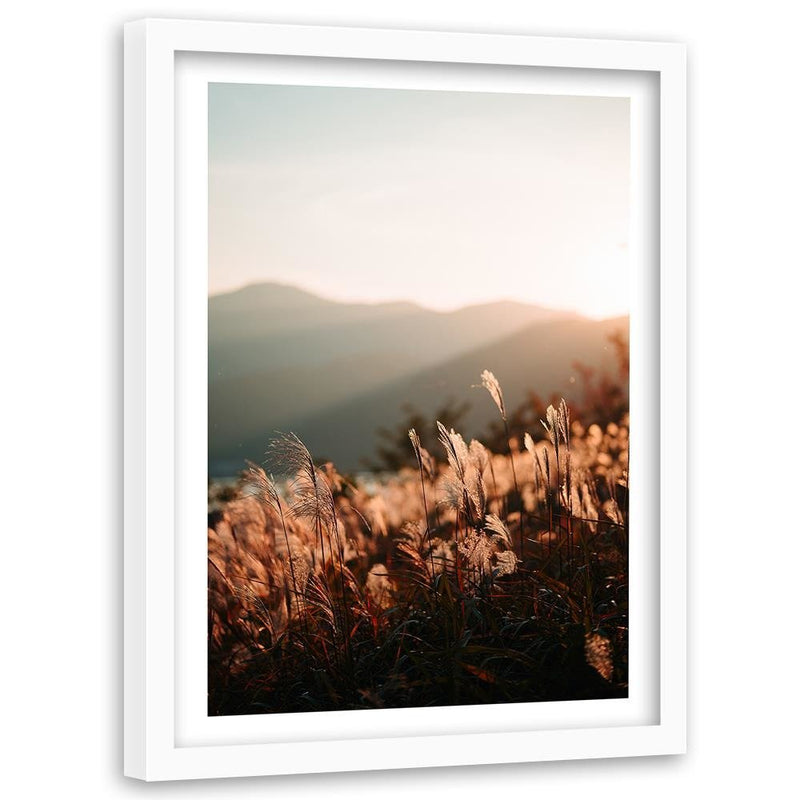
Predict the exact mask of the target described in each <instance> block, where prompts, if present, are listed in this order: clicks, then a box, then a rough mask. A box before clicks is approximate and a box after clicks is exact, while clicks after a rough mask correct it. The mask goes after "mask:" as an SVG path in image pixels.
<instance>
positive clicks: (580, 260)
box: [124, 20, 686, 780]
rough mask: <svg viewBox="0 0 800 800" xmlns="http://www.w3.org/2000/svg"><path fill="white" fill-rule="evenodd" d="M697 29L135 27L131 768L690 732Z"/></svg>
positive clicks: (575, 747) (516, 747)
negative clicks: (605, 34) (692, 113)
mask: <svg viewBox="0 0 800 800" xmlns="http://www.w3.org/2000/svg"><path fill="white" fill-rule="evenodd" d="M685 114H686V107H685V50H684V47H683V46H682V45H677V44H662V43H649V42H623V41H595V40H580V39H552V38H540V37H534V36H505V35H478V34H467V33H442V32H436V33H434V32H422V31H396V30H370V29H345V28H327V27H302V26H284V25H266V24H242V23H223V22H196V21H186V20H181V21H178V20H143V21H139V22H133V23H130V24H128V25H126V28H125V125H124V130H125V658H124V664H125V774H126V775H129V776H132V777H136V778H142V779H146V780H168V779H183V778H202V777H225V776H243V775H273V774H288V773H301V772H326V771H339V770H375V769H392V768H401V767H422V766H443V765H458V764H489V763H504V762H528V761H539V760H555V759H579V758H603V757H610V756H633V755H657V754H667V753H681V752H684V749H685V736H686V666H685V649H686V637H685V620H686V579H685V571H686V563H685V562H686V557H685V543H686V526H685V513H686V493H685V474H686V457H685V421H686V404H685V367H686V365H685V350H686V331H685V302H686V300H685V295H686V289H685V286H686V264H685V170H686V163H685V133H684V128H685Z"/></svg>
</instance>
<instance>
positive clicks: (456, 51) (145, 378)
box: [124, 20, 686, 780]
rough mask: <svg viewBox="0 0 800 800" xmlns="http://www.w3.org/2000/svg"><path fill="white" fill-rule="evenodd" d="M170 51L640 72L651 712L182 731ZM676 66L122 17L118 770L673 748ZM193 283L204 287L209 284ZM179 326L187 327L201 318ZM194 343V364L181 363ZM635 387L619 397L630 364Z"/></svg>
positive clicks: (177, 118) (664, 49)
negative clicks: (647, 330)
mask: <svg viewBox="0 0 800 800" xmlns="http://www.w3.org/2000/svg"><path fill="white" fill-rule="evenodd" d="M181 54H184V55H185V54H190V55H191V54H195V55H196V54H223V55H224V54H227V55H229V56H264V57H270V58H275V57H292V58H297V59H300V58H304V59H309V58H310V59H323V58H324V59H326V60H327V63H329V64H334V63H335V62H341V63H345V62H347V64H348V65H350V66H349V69H351V70H355V71H358V70H359V65H360V64H363V65H367V64H369V63H376V62H377V63H381V64H386V63H392V64H394V65H395V66H396V68H397V69H398V70H402V69H403V65H409V64H411V65H413V64H417V65H422V64H427V65H445V64H446V65H464V66H467V65H495V66H505V67H514V68H516V69H518V70H522V71H525V70H549V71H551V72H552V73H559V74H560V75H563V76H565V78H564V79H565V80H582V79H583V78H586V79H587V80H588V78H590V77H592V76H594V77H595V78H597V79H598V80H600V81H601V82H602V81H603V80H604V76H608V75H610V74H612V73H620V74H621V73H626V74H630V75H645V76H649V78H651V79H654V81H655V83H653V81H652V80H651V82H650V85H651V86H656V101H657V102H656V104H655V106H653V108H652V109H651V111H652V112H653V113H652V114H651V115H650V121H649V122H647V123H646V124H645V122H643V123H642V125H643V127H642V130H643V131H649V134H648V136H649V137H650V138H649V141H650V144H649V145H648V148H649V149H648V150H647V153H649V154H650V156H652V158H650V162H648V159H647V157H645V156H644V155H642V154H641V153H640V154H639V155H640V157H641V158H642V164H643V165H644V166H643V169H642V170H640V173H639V190H640V191H641V192H642V194H643V195H644V194H645V193H647V192H651V194H652V197H651V199H650V200H649V201H648V203H647V204H645V205H644V206H643V207H644V208H646V209H648V210H649V214H650V217H651V218H648V219H645V218H644V216H646V215H644V216H643V215H640V216H639V217H638V218H637V220H636V221H635V224H638V225H641V226H642V227H646V226H647V225H649V226H650V231H649V234H648V236H649V239H648V241H649V242H650V244H651V245H654V246H655V247H656V248H657V249H656V250H655V251H654V254H653V260H654V265H655V266H654V272H653V278H654V280H655V282H656V285H654V286H653V287H650V290H649V291H652V292H653V296H654V297H656V298H657V304H658V313H657V320H651V321H652V324H653V330H654V331H655V334H654V338H653V340H652V341H651V342H650V343H649V344H650V346H651V347H652V349H653V350H654V353H655V354H657V358H656V359H655V365H654V366H653V367H652V368H651V369H650V370H649V371H647V373H646V374H645V373H644V372H642V373H641V374H640V375H639V380H640V381H641V382H642V383H645V382H647V384H648V386H647V391H644V390H642V394H641V395H640V398H643V399H642V402H643V403H644V402H646V403H647V404H648V408H649V409H650V410H649V412H648V413H650V414H651V416H652V419H653V420H655V423H656V425H655V428H654V430H653V431H652V437H651V442H652V447H651V448H650V449H651V450H653V451H654V455H653V459H652V463H651V464H650V465H649V466H648V470H649V472H648V480H650V481H652V482H653V486H654V490H653V495H654V496H653V497H652V498H651V500H652V501H653V502H651V503H650V505H651V506H652V508H651V509H650V510H651V511H652V514H653V515H654V519H655V526H656V527H657V529H658V535H657V536H654V537H653V538H652V540H651V541H650V542H649V543H647V542H645V543H643V544H642V551H641V557H642V559H643V561H642V563H643V564H644V563H651V564H652V565H654V569H655V570H657V573H656V574H657V580H649V581H648V585H647V586H644V585H643V586H642V592H643V593H647V592H649V593H650V594H649V595H648V596H649V597H650V598H651V601H652V602H651V603H650V606H648V607H650V608H651V609H652V612H653V620H652V623H653V624H652V625H651V626H649V630H650V634H649V636H648V637H643V638H642V639H641V646H642V647H643V648H646V652H647V653H648V654H649V655H648V659H647V660H646V663H647V664H648V675H647V681H648V683H647V685H648V686H650V687H651V688H652V698H651V699H652V703H651V707H652V710H653V713H652V714H651V715H650V716H649V717H648V718H647V722H646V724H644V723H642V722H641V721H639V717H637V716H635V715H632V714H627V712H626V709H625V708H621V709H620V713H619V715H618V716H615V717H613V718H611V717H609V718H608V719H606V717H605V716H603V715H598V714H597V713H595V712H594V711H593V709H592V708H591V707H590V706H589V705H582V704H581V703H580V702H574V701H573V702H571V703H569V704H564V703H561V704H544V705H559V706H566V705H569V706H570V708H569V710H568V714H567V713H564V714H562V713H561V711H560V710H559V709H553V710H548V709H545V708H543V709H541V710H540V713H539V714H538V717H537V721H536V724H533V723H531V724H528V722H527V721H526V720H527V717H526V715H525V713H522V712H524V711H525V708H524V707H523V708H520V709H518V710H517V711H515V707H514V706H505V707H494V712H486V714H485V715H482V714H481V713H476V711H475V709H474V707H472V708H462V709H458V708H456V709H447V710H443V709H425V710H424V711H425V712H435V713H436V714H439V715H440V718H441V719H446V720H447V722H446V724H443V725H439V726H438V727H437V726H435V725H434V726H433V727H432V726H431V724H430V720H432V719H433V717H432V716H431V715H430V714H429V715H427V716H425V714H423V713H415V712H416V711H418V710H415V709H404V710H397V711H368V712H360V711H357V712H325V713H326V714H329V715H335V716H330V717H328V719H329V721H330V722H329V724H328V725H327V728H326V731H327V732H326V733H324V735H322V734H320V733H319V731H320V730H322V728H319V727H314V726H312V720H311V717H312V716H316V715H304V714H301V715H294V716H295V717H297V721H296V722H295V723H294V725H293V727H292V729H291V735H289V734H286V735H285V736H284V738H283V739H282V736H281V733H280V731H278V732H276V731H275V730H274V729H273V731H272V733H269V735H267V733H265V732H264V731H266V729H263V730H262V729H260V728H258V724H257V721H256V723H253V722H252V720H251V719H250V718H232V721H230V720H229V722H230V724H228V725H227V728H226V729H225V730H224V731H223V730H222V729H221V728H214V729H208V730H205V731H204V732H199V733H198V732H197V731H194V733H193V735H192V736H190V735H188V734H186V732H185V730H184V728H183V727H182V726H184V725H185V724H187V723H185V720H184V716H185V714H184V712H185V710H186V709H185V706H186V704H187V703H189V704H191V703H193V702H194V700H193V699H192V698H193V697H194V698H196V697H197V694H196V693H195V694H194V695H192V694H191V692H192V691H194V689H193V688H192V687H197V686H200V687H201V688H202V681H200V682H199V683H198V681H197V680H195V677H196V676H195V675H194V674H190V672H191V668H190V666H189V665H187V653H190V652H191V647H192V644H191V642H190V641H189V638H191V637H190V634H189V633H188V632H187V631H188V630H189V629H191V628H192V623H191V620H192V619H195V620H196V619H197V617H198V615H197V613H196V611H197V610H196V609H194V611H193V610H192V609H193V607H194V605H196V604H195V603H194V602H193V601H192V600H191V598H195V597H197V594H196V592H195V593H194V594H192V590H191V587H192V586H193V585H194V586H195V587H196V582H195V583H193V580H194V578H193V573H192V570H193V565H194V564H196V560H193V559H192V557H190V556H189V554H188V551H184V550H182V549H181V548H183V547H185V546H186V545H185V543H182V539H181V533H180V531H181V524H180V520H181V519H182V518H183V517H184V516H186V513H187V512H186V508H185V506H186V498H187V493H188V492H191V487H192V486H196V485H197V484H196V482H195V483H194V484H193V483H191V479H184V478H182V477H181V475H180V474H179V472H180V470H179V468H178V467H179V461H180V458H181V448H182V446H183V444H182V443H184V442H185V439H186V435H185V430H186V426H188V425H190V424H196V423H197V419H198V416H199V418H200V424H201V425H204V420H203V419H202V417H203V415H204V413H205V406H204V404H203V403H200V404H199V406H197V405H196V404H191V403H189V402H188V401H187V391H186V386H187V385H188V383H187V382H188V381H190V380H191V374H195V375H196V374H201V373H202V372H203V368H204V363H205V362H204V361H202V359H203V358H204V355H202V352H201V351H203V350H204V347H205V341H204V340H202V337H198V338H197V339H196V340H194V341H187V338H191V339H194V337H187V333H186V331H187V330H188V329H187V328H185V327H183V326H185V325H187V324H189V322H191V320H192V317H193V315H194V316H196V315H195V314H194V311H193V308H197V306H196V305H195V306H192V305H191V302H190V301H189V300H187V297H188V296H189V295H190V294H191V291H190V290H188V289H187V284H186V283H185V273H184V277H181V272H180V270H181V267H180V262H181V258H185V254H186V251H187V250H191V249H192V248H194V247H195V246H196V247H197V248H198V249H197V250H196V251H193V254H194V256H196V257H197V258H199V259H202V257H203V255H204V253H205V250H204V249H203V248H204V247H205V243H204V240H203V236H202V235H200V236H197V235H196V234H190V233H187V230H192V231H193V230H194V228H192V227H191V225H190V223H191V222H192V219H190V218H187V217H186V216H185V214H186V213H189V212H187V211H186V209H185V208H183V207H179V203H178V198H179V196H181V192H184V193H185V192H186V185H187V184H186V183H185V182H186V181H188V185H190V186H194V187H195V188H196V189H197V188H198V187H199V195H200V196H199V200H198V202H199V203H200V204H201V206H202V202H203V200H204V197H203V194H202V192H203V190H202V185H203V180H202V178H203V177H204V176H202V175H194V174H193V169H194V167H193V165H194V164H197V163H199V161H198V154H199V155H200V156H203V154H204V149H203V148H204V146H205V133H204V132H202V131H201V132H200V133H198V134H195V133H194V132H190V133H189V134H186V131H185V126H184V129H183V132H182V130H181V124H182V123H181V119H183V117H182V114H183V113H184V112H186V111H187V109H186V108H183V107H182V106H181V103H182V97H183V96H180V97H179V96H178V93H177V92H176V86H178V82H179V81H180V80H181V78H180V75H179V74H178V73H179V70H178V69H177V66H176V65H177V64H178V62H179V59H180V58H182V57H183V56H182V55H181ZM685 61H686V53H685V48H684V46H683V45H680V44H665V43H653V42H628V41H605V40H604V41H601V40H587V39H566V38H564V39H562V38H543V37H536V36H507V35H494V34H492V35H483V34H473V33H442V32H424V31H406V30H403V31H400V30H372V29H367V28H332V27H310V26H288V25H271V24H260V23H259V24H255V23H253V24H251V23H231V22H208V21H203V22H200V21H191V20H141V21H137V22H132V23H128V24H127V25H126V26H125V106H124V108H125V122H124V135H125V153H124V164H125V173H124V182H125V220H124V225H125V254H124V257H125V284H124V285H125V373H124V374H125V390H124V401H125V420H124V422H125V440H124V441H125V487H124V490H125V512H124V524H125V546H124V554H125V555H124V557H125V588H124V607H125V618H124V626H125V633H124V643H125V644H124V647H125V654H124V669H125V677H124V702H125V705H124V726H125V730H124V751H125V752H124V772H125V775H127V776H130V777H134V778H139V779H144V780H178V779H187V778H207V777H234V776H248V775H276V774H292V773H308V772H333V771H347V770H376V769H396V768H410V767H430V766H450V765H462V764H497V763H513V762H531V761H545V760H562V759H583V758H606V757H613V756H638V755H641V756H644V755H661V754H675V753H683V752H685V747H686V441H685V430H686V260H685V259H686V256H685V253H686V224H685V218H686V189H685V179H686V135H685V123H686V89H685V84H686V68H685ZM353 64H355V66H353ZM581 76H583V78H582V77H581ZM651 99H652V98H651ZM187 113H188V112H187ZM648 126H649V127H648ZM181 136H190V137H192V138H191V140H189V139H186V140H183V139H181ZM178 142H183V143H184V145H185V146H183V147H178V145H177V143H178ZM187 170H188V173H189V174H188V175H187ZM183 196H185V194H184V195H183ZM190 236H194V237H195V238H194V239H191V238H189V237H190ZM181 253H183V255H181ZM192 285H193V286H195V288H197V287H200V288H199V289H198V291H200V290H201V291H202V292H203V293H204V292H205V290H206V287H205V284H204V283H202V285H201V282H197V283H196V284H192ZM643 291H644V290H643ZM203 296H204V295H203ZM187 320H188V321H187ZM193 324H195V328H193V330H197V331H201V332H202V330H203V325H204V324H205V321H204V320H202V319H195V320H194V323H193ZM636 332H637V328H636V326H635V325H634V324H633V317H632V327H631V352H632V359H633V358H634V351H635V350H636V348H638V349H639V357H640V358H642V359H643V358H644V355H645V354H644V352H643V351H644V348H645V344H644V341H642V342H639V343H637V342H636V341H635V338H634V337H635V336H636ZM198 342H199V347H198ZM648 352H649V351H648ZM195 354H197V358H198V359H200V361H199V367H200V368H199V370H198V363H192V362H193V361H194V359H195ZM631 381H632V383H631V394H632V404H633V395H634V391H636V390H637V387H636V386H635V385H634V374H633V371H632V378H631ZM190 406H191V407H190ZM198 409H199V410H198ZM664 498H669V502H668V503H667V502H665V501H664ZM201 499H202V498H201ZM201 538H203V537H201ZM184 556H185V557H184ZM647 559H649V561H647ZM204 565H205V559H204V558H203V559H202V564H201V567H200V568H201V569H203V568H204ZM653 578H655V574H654V575H653ZM204 579H205V578H204V576H203V578H201V582H202V581H203V580H204ZM642 583H644V582H643V581H642ZM187 598H188V599H187ZM199 602H200V603H201V604H202V602H203V601H202V598H200V600H199ZM187 607H189V608H188V609H187ZM202 613H203V614H204V613H205V606H204V605H203V607H202ZM195 627H196V626H195ZM195 641H196V637H195ZM643 663H644V661H643ZM186 687H189V688H188V689H187V688H186ZM633 699H636V698H633ZM639 699H640V700H641V699H643V698H639ZM587 702H588V703H591V702H593V701H587ZM598 702H610V701H598ZM611 702H617V701H611ZM619 702H627V701H619ZM195 705H197V704H196V703H195ZM520 706H524V704H520ZM550 711H552V715H551V714H550ZM637 713H638V712H637ZM364 714H368V715H372V717H370V724H369V725H364V724H363V722H362V721H361V720H363V715H364ZM359 715H362V716H361V717H359ZM442 715H444V716H442ZM189 716H191V714H190V715H189ZM307 717H308V720H306V721H304V719H305V718H307ZM376 720H377V722H376V723H374V724H373V721H376ZM484 721H485V722H484ZM201 722H202V720H201ZM312 728H313V729H312ZM284 730H288V729H284ZM315 731H316V733H315ZM315 737H316V738H315ZM320 737H321V738H320Z"/></svg>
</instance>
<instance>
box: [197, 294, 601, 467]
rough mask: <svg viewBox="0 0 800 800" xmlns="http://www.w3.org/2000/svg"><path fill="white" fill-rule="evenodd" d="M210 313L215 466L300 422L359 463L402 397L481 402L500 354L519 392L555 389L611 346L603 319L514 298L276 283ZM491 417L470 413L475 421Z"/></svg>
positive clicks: (232, 463)
mask: <svg viewBox="0 0 800 800" xmlns="http://www.w3.org/2000/svg"><path fill="white" fill-rule="evenodd" d="M208 313H209V342H208V347H209V471H210V474H212V475H221V474H233V473H234V472H236V471H238V470H239V469H241V467H242V464H243V462H244V459H245V458H249V459H252V460H256V461H259V460H261V459H262V457H263V452H264V448H265V446H266V443H267V441H268V439H269V438H270V436H271V435H272V434H273V432H274V431H275V430H294V431H295V432H297V433H298V434H299V435H301V436H305V437H307V438H308V440H309V441H308V444H309V446H310V447H312V450H314V451H316V452H317V453H318V454H319V455H325V457H329V458H333V459H334V460H337V461H338V462H340V463H341V465H342V467H343V468H348V469H352V468H355V467H357V466H358V465H359V463H360V462H361V460H362V459H363V458H364V457H367V456H369V455H371V452H372V449H373V447H374V443H375V442H374V434H375V429H376V428H377V427H378V426H380V425H389V426H391V425H392V424H394V422H396V421H398V422H399V421H400V417H399V416H398V415H399V414H400V413H401V412H400V410H399V409H400V406H401V405H402V404H403V403H404V402H407V401H408V402H412V403H414V404H415V405H417V406H418V407H419V408H420V409H422V410H424V411H426V412H427V411H431V410H432V408H434V407H436V405H437V403H438V404H439V405H441V403H442V402H444V401H445V400H446V399H447V397H448V396H451V397H454V398H455V399H458V400H462V399H469V400H472V401H473V402H474V400H475V397H474V392H471V391H470V386H471V385H472V384H474V383H476V382H479V376H480V372H481V370H482V369H492V370H494V371H495V372H497V373H498V377H499V378H500V379H501V380H504V378H503V375H502V374H500V371H501V365H502V366H503V370H502V371H505V372H506V373H507V374H506V380H507V381H508V383H507V384H506V380H504V386H505V385H508V387H509V389H508V391H510V392H511V393H512V395H513V393H514V392H515V391H516V389H515V386H516V383H517V382H520V383H525V384H526V385H525V387H524V388H525V389H527V388H535V389H536V390H537V391H539V392H540V393H541V394H548V393H549V392H550V391H551V390H554V388H555V386H556V385H558V386H562V385H563V384H564V379H565V375H564V374H562V373H565V372H567V373H568V372H570V369H571V367H570V365H571V363H572V362H573V361H574V360H575V359H580V360H582V361H586V362H587V363H594V362H595V361H597V359H598V358H600V357H601V355H602V347H603V343H602V342H598V341H597V334H596V330H599V328H598V325H599V323H595V322H593V321H590V320H586V319H584V318H582V317H580V316H578V315H577V314H574V313H571V312H561V311H554V310H552V309H545V308H539V307H537V306H532V305H526V304H524V303H517V302H514V301H501V302H497V303H488V304H484V305H479V306H472V307H468V308H462V309H459V310H457V311H452V312H437V311H431V310H429V309H425V308H422V307H421V306H417V305H415V304H414V303H409V302H392V303H375V304H368V303H339V302H337V301H333V300H327V299H325V298H321V297H318V296H316V295H314V294H311V293H309V292H306V291H304V290H302V289H298V288H296V287H293V286H286V285H282V284H274V283H266V284H254V285H252V286H248V287H244V288H243V289H240V290H237V291H235V292H229V293H226V294H221V295H215V296H211V297H209V304H208ZM564 325H566V327H563V326H564ZM552 326H555V327H552ZM600 327H602V326H600ZM593 331H594V332H595V333H592V332H593ZM526 332H527V333H526ZM520 336H521V337H522V340H520V339H519V337H520ZM523 340H524V343H523ZM559 342H562V344H559ZM598 344H599V350H600V351H601V352H600V353H598V352H595V351H597V350H598ZM526 348H531V352H530V354H529V355H530V357H529V355H526V353H525V349H526ZM567 351H569V352H567ZM504 353H505V354H506V355H504ZM547 353H551V356H548V355H547ZM512 354H513V355H512ZM565 358H566V362H565V363H563V364H562V365H561V366H562V367H563V369H561V370H560V371H559V370H558V369H551V366H552V364H551V363H550V362H552V361H553V360H560V361H563V360H564V359H565ZM478 364H479V367H478V368H477V371H475V366H476V365H478ZM506 364H507V365H508V366H505V365H506ZM529 365H538V367H537V368H538V370H539V375H538V376H535V375H532V374H531V373H530V372H529V369H528V366H529ZM545 366H546V367H547V368H546V369H545V368H544V367H545ZM568 379H569V375H566V380H567V381H568ZM545 384H547V385H545ZM550 384H552V386H550ZM568 385H569V384H568V383H567V386H568ZM523 393H524V392H523ZM487 399H488V398H487ZM482 419H483V417H482V416H481V415H480V414H477V416H476V415H474V414H471V415H470V424H473V425H475V426H478V425H480V424H481V421H482Z"/></svg>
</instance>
